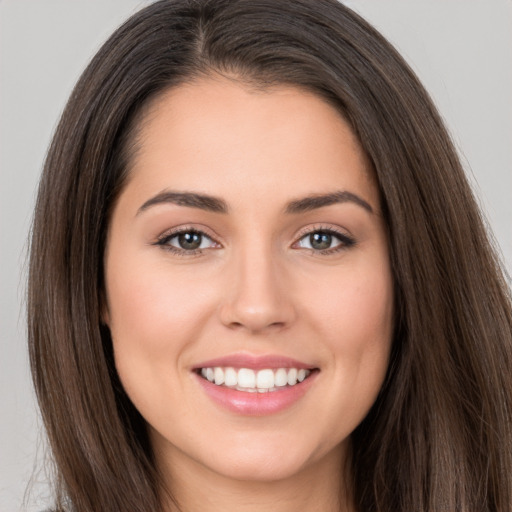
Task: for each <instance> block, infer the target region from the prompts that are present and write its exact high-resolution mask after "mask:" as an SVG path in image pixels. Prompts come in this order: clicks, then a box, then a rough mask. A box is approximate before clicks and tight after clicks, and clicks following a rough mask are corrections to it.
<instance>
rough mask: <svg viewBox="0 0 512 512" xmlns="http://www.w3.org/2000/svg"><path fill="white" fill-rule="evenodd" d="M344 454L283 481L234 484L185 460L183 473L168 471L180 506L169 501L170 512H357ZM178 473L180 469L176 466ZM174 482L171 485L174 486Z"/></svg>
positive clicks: (172, 488)
mask: <svg viewBox="0 0 512 512" xmlns="http://www.w3.org/2000/svg"><path fill="white" fill-rule="evenodd" d="M344 459H345V457H340V453H339V452H338V451H336V452H335V453H330V454H328V455H326V456H325V457H324V458H323V459H320V460H319V461H317V462H315V463H313V464H309V465H308V466H307V468H304V469H303V470H301V471H299V472H297V473H296V474H294V475H292V476H289V477H287V478H283V479H280V480H277V481H276V480H272V481H262V480H236V479H233V478H229V477H225V476H223V475H219V474H218V473H215V472H213V471H211V470H209V469H208V468H206V467H205V466H203V465H201V464H199V463H197V462H195V461H190V460H189V461H187V462H188V463H187V464H186V465H183V464H179V471H178V470H173V469H172V468H170V467H169V466H167V467H166V468H165V469H164V468H162V467H161V469H164V474H165V475H166V478H165V480H166V484H167V487H168V488H169V489H170V490H171V493H172V496H173V497H174V499H175V500H176V502H177V503H178V504H179V506H178V505H176V504H175V503H174V501H173V500H171V499H170V498H168V499H167V500H166V501H165V504H164V506H163V510H165V511H166V512H202V511H204V510H208V512H221V511H222V512H225V511H226V510H236V511H237V512H256V511H257V512H261V510H272V512H296V511H297V510H300V511H301V512H316V511H318V510H322V512H354V511H355V508H354V506H353V504H352V500H351V498H350V495H349V491H348V488H349V485H345V484H344V482H346V481H347V480H346V474H345V471H344V469H343V467H342V466H343V464H342V462H341V461H342V460H344ZM173 467H174V468H176V465H175V464H173ZM171 482H172V483H171Z"/></svg>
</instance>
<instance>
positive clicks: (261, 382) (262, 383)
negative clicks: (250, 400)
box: [256, 370, 274, 389]
mask: <svg viewBox="0 0 512 512" xmlns="http://www.w3.org/2000/svg"><path fill="white" fill-rule="evenodd" d="M256 386H257V387H258V389H261V388H263V389H270V388H273V387H274V372H273V371H272V370H260V371H259V372H258V373H257V375H256Z"/></svg>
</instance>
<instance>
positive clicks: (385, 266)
mask: <svg viewBox="0 0 512 512" xmlns="http://www.w3.org/2000/svg"><path fill="white" fill-rule="evenodd" d="M138 146H139V148H138V151H137V154H136V156H135V157H134V160H133V162H132V169H131V175H130V179H129V181H128V183H127V185H126V187H125V189H124V190H123V192H122V193H121V195H120V197H119V200H118V202H117V204H116V206H115V208H114V211H113V216H112V220H111V225H110V229H109V234H108V243H107V250H106V254H105V273H106V296H107V306H106V310H105V313H104V320H105V322H106V323H107V324H108V325H109V327H110V329H111V332H112V339H113V344H114V354H115V362H116V367H117V370H118V372H119V376H120V378H121V382H122V383H123V386H124V387H125V389H126V392H127V393H128V396H129V397H130V398H131V400H132V401H133V403H134V404H135V406H136V407H137V409H138V410H139V411H140V412H141V414H142V416H143V417H144V418H145V420H146V422H147V424H148V428H149V432H150V439H151V442H152V445H153V448H154V451H155V456H156V461H157V464H158V467H159V469H160V471H161V472H162V474H163V476H164V480H165V481H166V482H167V483H168V485H169V487H170V488H171V490H172V492H173V494H174V495H175V496H176V497H177V499H178V500H179V502H180V505H181V507H182V510H183V511H196V510H197V511H199V510H201V511H203V510H208V511H213V512H214V511H220V510H223V511H224V510H237V511H242V512H249V511H252V510H258V511H261V510H273V511H280V512H284V511H292V510H293V511H294V512H295V511H296V510H303V511H304V510H305V511H308V510H311V511H312V510H323V511H330V510H333V511H334V510H336V511H338V512H339V510H340V508H341V509H342V510H352V509H353V507H352V505H351V503H350V495H349V494H347V493H345V492H344V486H342V485H340V482H343V481H346V480H348V479H349V475H347V474H345V473H344V470H343V468H344V467H345V465H346V462H347V457H348V456H349V453H350V434H351V432H352V431H353V430H354V429H355V427H356V426H357V425H358V424H359V423H360V422H361V421H362V419H363V418H364V417H365V415H366V414H367V412H368V410H369V409H370V407H371V405H372V404H373V403H374V401H375V399H376V397H377V394H378V392H379V390H380V388H381V385H382V382H383V379H384V376H385V373H386V369H387V365H388V358H389V352H390V345H391V336H392V316H393V286H392V278H391V271H390V264H389V255H388V246H387V238H386V230H385V225H384V222H383V219H382V216H381V214H380V205H379V199H378V191H377V188H376V186H375V183H374V180H373V178H372V175H371V172H370V170H369V165H368V162H367V160H366V158H365V156H364V154H363V152H362V150H361V148H360V146H359V144H358V142H357V140H356V138H355V137H354V135H353V134H352V132H351V130H350V128H349V127H348V125H347V123H346V122H345V121H344V120H343V119H342V117H341V116H340V115H339V114H338V112H337V111H336V110H334V109H333V107H331V106H330V105H328V104H327V103H326V102H324V101H323V100H322V99H320V98H319V97H317V96H316V95H313V94H311V93H309V92H305V91H302V90H300V89H296V88H293V87H284V86H283V87H276V88H272V89H268V90H266V91H255V90H252V89H250V88H249V87H248V86H246V85H243V84H240V83H238V82H236V81H234V80H228V79H226V78H209V79H202V80H199V81H196V82H194V83H192V84H187V85H184V86H180V87H178V88H174V89H172V90H170V91H167V92H166V93H165V94H164V95H162V96H160V97H159V98H158V99H157V101H155V102H153V104H152V105H151V107H150V108H149V109H148V111H147V112H146V114H145V116H144V119H143V121H142V124H141V126H140V130H139V135H138ZM169 190H173V191H178V192H194V193H200V194H208V195H211V196H215V197H217V198H220V199H222V200H223V201H224V202H225V205H226V206H227V209H228V211H227V213H219V212H211V211H205V210H203V209H200V208H194V207H190V206H182V205H177V204H174V203H171V202H158V203H155V204H151V205H149V206H148V205H147V202H148V201H151V199H152V198H154V197H155V196H158V194H161V193H162V191H169ZM339 191H345V192H350V193H351V194H354V195H357V196H358V197H359V198H361V199H362V200H364V201H365V202H366V203H368V205H369V206H370V208H371V210H372V211H371V212H370V211H369V210H368V209H367V208H365V207H363V206H362V205H361V203H358V202H356V201H350V200H349V201H344V202H339V203H336V204H330V205H327V206H323V207H319V208H313V209H310V210H308V211H300V212H296V213H289V212H288V213H287V212H286V208H287V205H289V203H290V202H291V201H294V200H297V199H301V198H304V197H307V196H311V195H312V194H328V193H334V192H339ZM145 203H146V207H144V208H142V210H141V206H142V205H144V204H145ZM176 228H183V229H185V230H189V231H190V229H191V228H194V229H196V230H200V231H203V232H205V233H206V235H207V236H208V237H209V238H203V242H202V246H203V248H202V249H201V250H200V252H199V253H194V254H191V253H190V251H189V252H188V253H187V251H186V250H184V249H183V248H181V250H180V246H179V240H178V239H177V237H176V236H175V237H174V238H173V239H170V238H169V235H170V232H172V231H173V230H174V229H176ZM326 229H330V230H335V231H336V232H338V233H340V236H341V238H336V237H334V238H332V239H331V245H332V247H333V248H331V249H330V252H327V253H326V252H321V251H319V250H317V249H315V248H311V244H310V238H309V234H310V233H312V232H318V231H319V230H326ZM165 237H167V238H165ZM344 237H349V238H350V239H351V240H353V241H354V243H353V244H348V243H345V242H346V239H345V238H344ZM159 240H165V241H166V243H167V245H161V244H159V243H158V241H159ZM344 241H345V242H344ZM308 244H309V245H308ZM169 245H173V246H174V249H175V250H178V251H179V253H176V252H172V251H170V250H169ZM234 352H244V353H248V354H253V355H263V354H265V355H266V354H279V355H284V356H287V357H291V358H294V359H297V360H299V361H303V362H306V363H307V364H310V365H313V366H315V367H316V368H318V369H319V372H318V373H317V375H316V377H315V380H314V381H312V382H313V383H312V385H311V386H310V387H309V389H308V391H307V393H306V394H305V395H304V396H303V397H301V398H300V399H299V400H298V401H296V402H295V403H294V404H293V405H292V406H290V407H288V408H286V409H285V410H282V411H280V412H278V413H274V414H270V415H265V416H247V415H243V414H237V413H235V412H232V411H228V410H226V409H225V408H223V407H220V406H219V405H218V404H216V403H214V402H213V401H212V400H211V399H210V398H209V397H208V396H207V395H206V394H205V392H204V391H203V390H202V388H201V386H200V385H199V384H198V378H197V375H195V374H194V373H193V372H192V371H191V369H192V368H193V367H194V365H197V364H198V363H200V362H202V361H206V360H208V359H213V358H217V357H221V356H226V355H228V354H232V353H234ZM166 507H167V510H172V505H171V504H170V503H168V504H167V505H166Z"/></svg>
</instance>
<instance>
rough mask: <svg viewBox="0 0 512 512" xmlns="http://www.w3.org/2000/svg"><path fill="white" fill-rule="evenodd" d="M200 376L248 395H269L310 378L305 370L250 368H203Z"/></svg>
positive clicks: (309, 371)
mask: <svg viewBox="0 0 512 512" xmlns="http://www.w3.org/2000/svg"><path fill="white" fill-rule="evenodd" d="M199 373H200V375H201V376H202V377H203V378H204V379H206V380H208V381H209V382H211V383H213V384H215V385H216V386H222V387H227V388H231V389H236V390H237V391H244V392H248V393H256V392H258V393H268V392H274V391H279V390H282V389H283V388H288V387H292V386H296V385H297V384H298V383H301V382H302V381H304V380H305V379H307V378H308V377H309V375H310V374H311V370H307V369H305V368H277V369H272V368H263V369H260V370H252V369H250V368H239V369H236V368H232V367H220V366H215V367H208V368H201V369H200V371H199Z"/></svg>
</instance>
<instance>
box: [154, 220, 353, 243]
mask: <svg viewBox="0 0 512 512" xmlns="http://www.w3.org/2000/svg"><path fill="white" fill-rule="evenodd" d="M191 231H192V232H196V233H200V234H201V235H204V236H206V237H207V238H209V239H211V240H212V241H213V242H215V243H216V244H219V245H220V246H224V243H223V242H222V241H221V237H219V236H218V235H216V234H215V233H214V232H213V230H211V229H209V228H207V227H206V226H202V225H199V226H198V225H193V224H190V225H182V226H178V227H175V228H170V229H167V230H165V231H163V232H162V233H161V234H160V235H158V236H157V237H156V240H155V243H158V242H161V241H162V240H165V239H170V238H172V237H174V236H177V235H179V234H180V233H187V232H191ZM318 231H324V232H328V233H332V234H333V235H337V236H340V237H342V238H349V239H351V240H354V237H353V236H352V234H351V233H350V232H348V230H346V229H344V228H341V227H338V226H333V225H332V224H314V225H309V226H305V227H303V228H301V229H300V230H299V231H298V232H297V233H296V234H295V236H294V238H293V242H292V245H293V244H296V243H297V242H298V241H300V240H301V239H302V238H304V237H305V236H308V235H310V234H312V233H315V232H318Z"/></svg>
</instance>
